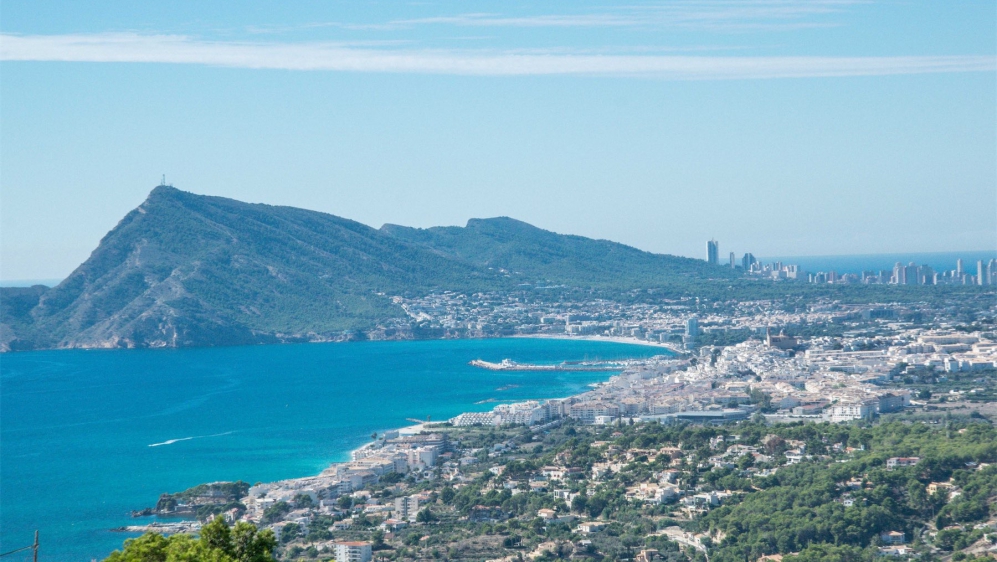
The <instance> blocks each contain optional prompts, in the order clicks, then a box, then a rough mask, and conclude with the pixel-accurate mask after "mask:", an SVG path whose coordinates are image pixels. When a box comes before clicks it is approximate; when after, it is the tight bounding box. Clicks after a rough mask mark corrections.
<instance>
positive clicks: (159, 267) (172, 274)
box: [0, 186, 725, 351]
mask: <svg viewBox="0 0 997 562" xmlns="http://www.w3.org/2000/svg"><path fill="white" fill-rule="evenodd" d="M720 269H722V268H715V267H714V268H711V267H709V266H707V265H706V264H705V263H704V262H702V261H699V260H693V259H689V258H678V257H674V256H663V255H657V254H651V253H648V252H643V251H641V250H637V249H635V248H632V247H629V246H625V245H623V244H618V243H614V242H609V241H605V240H591V239H588V238H583V237H580V236H567V235H561V234H556V233H553V232H549V231H546V230H542V229H539V228H536V227H533V226H531V225H528V224H526V223H523V222H520V221H516V220H514V219H509V218H505V217H502V218H494V219H472V220H471V221H469V222H468V224H467V226H466V227H463V228H461V227H437V228H430V229H415V228H408V227H402V226H396V225H385V226H384V227H382V228H381V229H375V228H372V227H369V226H366V225H364V224H361V223H358V222H355V221H351V220H348V219H344V218H341V217H337V216H334V215H330V214H326V213H320V212H316V211H308V210H304V209H298V208H293V207H282V206H272V205H264V204H250V203H243V202H240V201H235V200H232V199H226V198H222V197H212V196H204V195H196V194H192V193H187V192H184V191H180V190H178V189H175V188H172V187H165V186H160V187H157V188H155V189H154V190H153V191H152V192H151V193H150V194H149V197H148V198H147V199H146V201H145V202H143V203H142V204H141V205H139V207H137V208H136V209H135V210H133V211H131V212H130V213H128V214H127V215H126V216H125V217H124V218H123V219H122V220H121V222H119V223H118V224H117V225H116V226H115V227H114V228H113V229H112V230H111V231H110V232H108V234H107V235H106V236H104V238H103V239H102V240H101V241H100V244H99V245H98V246H97V248H96V249H95V250H94V251H93V253H92V254H91V255H90V257H89V258H88V259H87V260H86V261H85V262H84V263H83V264H81V265H80V266H79V267H78V268H77V269H76V270H75V271H73V273H72V274H70V275H69V277H67V278H66V279H65V280H64V281H63V282H62V283H60V284H59V285H58V286H56V287H53V288H51V289H47V288H44V287H40V286H38V287H32V288H17V289H14V288H4V289H2V292H0V350H3V351H10V350H19V349H44V348H112V347H183V346H207V345H240V344H252V343H268V342H284V341H329V340H342V339H353V338H358V337H365V336H364V334H365V332H367V331H371V330H376V329H378V328H384V327H386V326H392V325H404V323H405V314H404V311H403V310H402V309H401V308H400V307H399V306H397V305H395V304H393V303H392V301H391V299H390V297H391V296H394V295H403V296H406V295H407V296H412V295H425V294H428V293H430V292H433V291H442V290H454V291H461V292H475V291H486V290H497V289H511V288H514V287H515V286H516V285H519V284H522V283H538V282H539V283H551V282H552V283H560V284H565V285H569V286H573V287H598V288H611V289H620V290H628V289H632V288H640V287H645V286H654V285H655V284H657V283H658V282H662V281H667V280H669V279H675V278H677V277H680V278H683V279H704V278H706V277H707V276H708V275H713V276H717V275H721V276H722V275H725V273H723V272H719V270H720Z"/></svg>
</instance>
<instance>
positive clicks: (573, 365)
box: [468, 359, 626, 371]
mask: <svg viewBox="0 0 997 562" xmlns="http://www.w3.org/2000/svg"><path fill="white" fill-rule="evenodd" d="M468 365H471V366H472V367H479V368H481V369H488V370H489V371H621V370H623V369H624V368H625V367H626V365H624V364H623V363H622V362H617V361H598V362H595V361H591V362H590V361H573V362H568V361H565V362H563V363H559V364H556V365H536V364H531V363H517V362H515V361H513V360H511V359H503V360H502V362H501V363H493V362H491V361H484V360H482V359H475V360H473V361H470V362H468Z"/></svg>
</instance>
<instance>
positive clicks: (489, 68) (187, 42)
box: [0, 33, 997, 80]
mask: <svg viewBox="0 0 997 562" xmlns="http://www.w3.org/2000/svg"><path fill="white" fill-rule="evenodd" d="M0 60H2V61H52V62H89V63H162V64H193V65H206V66H218V67H231V68H248V69H279V70H297V71H332V72H368V73H410V74H442V75H465V76H542V75H554V76H556V75H562V76H622V77H647V78H659V79H674V80H725V79H726V80H729V79H763V78H806V77H835V76H883V75H897V74H924V73H947V72H994V71H995V70H997V59H995V57H993V56H977V55H961V56H958V55H957V56H892V57H822V56H771V57H766V56H756V57H715V56H668V55H620V54H589V53H586V54H573V53H571V52H564V51H557V52H548V53H545V52H528V53H523V52H514V51H462V50H428V49H427V50H419V49H373V48H364V47H356V46H352V45H350V44H344V43H279V42H266V43H263V42H242V41H205V40H199V39H195V38H191V37H186V36H179V35H142V34H135V33H104V34H93V35H14V34H0Z"/></svg>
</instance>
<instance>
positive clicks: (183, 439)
mask: <svg viewBox="0 0 997 562" xmlns="http://www.w3.org/2000/svg"><path fill="white" fill-rule="evenodd" d="M233 433H235V432H234V431H226V432H225V433H215V434H214V435H194V436H192V437H179V438H177V439H167V440H166V441H163V442H162V443H151V444H149V446H150V447H161V446H163V445H172V444H174V443H179V442H180V441H190V440H191V439H204V438H206V437H221V436H223V435H231V434H233Z"/></svg>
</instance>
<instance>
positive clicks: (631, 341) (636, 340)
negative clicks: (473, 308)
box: [509, 334, 685, 354]
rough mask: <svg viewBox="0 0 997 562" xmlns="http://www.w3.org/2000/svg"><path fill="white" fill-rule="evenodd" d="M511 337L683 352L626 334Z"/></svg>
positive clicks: (663, 344) (671, 345)
mask: <svg viewBox="0 0 997 562" xmlns="http://www.w3.org/2000/svg"><path fill="white" fill-rule="evenodd" d="M509 337H513V338H534V339H550V340H586V341H605V342H613V343H627V344H631V345H643V346H647V347H660V348H663V349H667V350H668V351H671V352H672V353H679V354H682V353H685V351H683V350H682V349H681V348H680V347H678V346H676V345H675V344H670V343H660V342H654V341H647V340H642V339H639V338H634V337H627V336H569V335H567V334H524V335H521V336H509Z"/></svg>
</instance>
